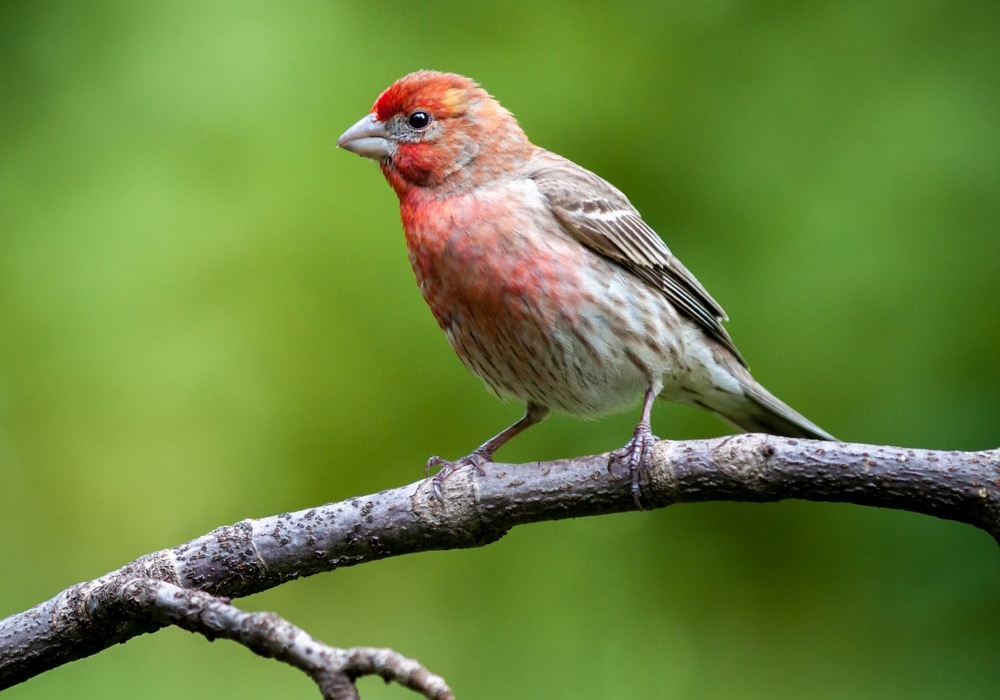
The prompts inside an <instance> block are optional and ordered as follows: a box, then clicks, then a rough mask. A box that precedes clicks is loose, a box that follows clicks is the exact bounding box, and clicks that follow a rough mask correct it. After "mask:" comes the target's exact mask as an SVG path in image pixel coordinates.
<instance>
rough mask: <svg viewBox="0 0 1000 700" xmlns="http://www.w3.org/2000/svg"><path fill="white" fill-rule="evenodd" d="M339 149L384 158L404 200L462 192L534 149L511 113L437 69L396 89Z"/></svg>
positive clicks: (470, 83)
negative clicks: (418, 194) (417, 193)
mask: <svg viewBox="0 0 1000 700" xmlns="http://www.w3.org/2000/svg"><path fill="white" fill-rule="evenodd" d="M337 145H338V146H341V147H342V148H346V149H347V150H350V151H353V152H355V153H358V154H359V155H362V156H366V157H368V158H373V159H376V160H378V161H379V162H380V163H381V165H382V171H383V173H385V176H386V179H387V180H388V181H389V184H391V185H392V186H393V188H394V189H395V190H396V193H397V194H399V195H400V197H403V196H404V195H405V194H406V193H407V192H409V191H410V190H411V189H412V188H413V187H420V188H424V189H435V190H436V191H437V192H438V193H441V194H447V193H454V192H460V191H462V190H463V189H465V188H466V187H468V186H470V185H474V184H478V183H480V182H482V181H483V180H484V179H486V178H488V177H492V176H493V174H494V173H495V172H496V171H497V170H498V169H502V168H508V167H513V166H514V165H516V164H517V163H519V162H520V161H521V160H523V159H524V158H526V157H527V156H528V155H529V154H530V153H531V149H532V146H531V144H530V142H529V141H528V139H527V137H526V136H525V135H524V132H523V131H522V130H521V127H520V126H518V124H517V121H516V120H515V119H514V117H513V116H511V114H510V112H508V111H507V110H505V109H504V108H503V107H501V106H500V103H498V102H497V101H496V100H495V99H493V98H492V97H491V96H490V95H489V93H487V92H486V91H485V90H483V89H482V88H481V87H479V85H477V84H476V83H475V81H473V80H471V79H470V78H466V77H464V76H461V75H455V74H453V73H438V72H435V71H417V72H416V73H411V74H409V75H407V76H404V77H402V78H400V79H399V80H397V81H396V82H395V83H393V84H392V85H391V86H390V87H389V88H388V89H387V90H386V91H385V92H383V93H382V94H381V95H380V96H379V98H378V99H377V100H376V101H375V105H374V106H373V107H372V111H371V113H370V114H369V115H368V116H366V117H365V118H364V119H362V120H361V121H359V122H358V123H357V124H355V125H354V126H353V127H351V128H350V129H348V130H347V131H346V132H345V133H344V135H343V136H341V137H340V139H339V140H338V141H337Z"/></svg>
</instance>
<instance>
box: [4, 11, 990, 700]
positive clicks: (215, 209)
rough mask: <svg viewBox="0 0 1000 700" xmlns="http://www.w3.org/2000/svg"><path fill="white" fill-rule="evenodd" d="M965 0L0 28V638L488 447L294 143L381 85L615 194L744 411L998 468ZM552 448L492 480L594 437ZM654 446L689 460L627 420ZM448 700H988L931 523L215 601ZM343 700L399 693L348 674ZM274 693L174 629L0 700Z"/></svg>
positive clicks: (412, 297) (268, 674)
mask: <svg viewBox="0 0 1000 700" xmlns="http://www.w3.org/2000/svg"><path fill="white" fill-rule="evenodd" d="M998 36H1000V3H997V2H996V1H995V0H983V1H981V2H962V3H953V2H945V1H944V0H937V1H927V2H903V1H898V2H889V1H876V2H871V1H862V0H848V1H847V2H840V3H819V2H804V3H803V2H762V3H738V2H726V1H725V0H713V1H711V2H703V1H697V0H690V1H686V2H662V3H657V4H655V5H654V3H640V2H628V1H626V2H619V3H596V2H587V3H577V4H570V3H565V2H564V3H551V4H544V3H523V4H521V3H505V4H497V3H485V4H481V5H474V4H473V3H468V2H436V3H433V4H428V3H393V2H380V3H358V2H343V1H339V0H338V1H336V2H334V1H331V0H327V1H320V0H289V1H287V2H283V3H272V2H216V3H201V2H189V1H183V2H181V1H175V2H170V3H138V2H127V1H125V0H122V1H121V2H105V1H102V2H88V3H76V2H34V3H3V4H2V5H0V126H2V128H0V532H3V533H4V534H3V535H2V536H0V542H2V545H0V547H2V549H0V552H2V554H0V557H2V560H3V565H2V572H3V573H2V575H0V581H2V584H0V616H2V615H6V614H10V613H14V612H17V611H20V610H23V609H25V608H28V607H30V606H31V605H33V604H35V603H37V602H40V601H41V600H43V599H45V598H48V597H50V596H51V595H54V594H55V593H57V592H58V591H59V590H61V589H63V588H64V587H66V586H68V585H70V584H72V583H75V582H77V581H81V580H86V579H90V578H93V577H95V576H98V575H100V574H102V573H104V572H106V571H108V570H110V569H113V568H117V567H118V566H120V565H121V564H123V563H125V562H127V561H129V560H131V559H133V558H135V557H137V556H139V555H141V554H143V553H146V552H150V551H153V550H156V549H159V548H163V547H169V546H172V545H175V544H179V543H181V542H184V541H186V540H188V539H191V538H193V537H196V536H198V535H200V534H202V533H204V532H206V531H208V530H210V529H211V528H213V527H215V526H217V525H221V524H226V523H231V522H234V521H237V520H240V519H242V518H246V517H254V516H262V515H268V514H273V513H277V512H282V511H287V510H293V509H299V508H305V507H308V506H311V505H315V504H318V503H322V502H326V501H330V500H337V499H342V498H346V497H349V496H353V495H358V494H364V493H370V492H373V491H376V490H379V489H383V488H387V487H391V486H396V485H400V484H405V483H408V482H411V481H414V480H416V479H417V478H419V477H420V476H421V475H422V473H423V462H424V460H425V459H426V457H427V456H428V455H430V454H442V455H446V456H457V455H460V454H465V453H466V452H468V451H469V450H470V449H471V448H472V447H474V446H475V445H477V444H478V443H479V442H480V441H482V440H483V439H484V438H486V437H487V436H489V435H491V434H492V433H493V432H495V431H496V430H498V429H499V428H501V427H503V426H504V425H506V424H508V423H509V422H511V421H512V420H513V419H515V418H517V417H518V416H519V415H520V410H521V409H520V407H519V406H516V405H503V404H501V403H499V402H497V401H495V400H494V399H493V398H491V397H490V396H489V395H488V394H487V393H486V392H485V391H484V390H483V388H482V387H481V385H480V384H479V382H478V381H477V380H476V379H475V378H473V377H472V376H470V375H468V374H467V373H466V371H465V370H464V369H463V367H462V366H461V365H460V363H459V362H458V360H457V359H456V358H455V357H454V356H453V354H452V352H451V350H450V349H449V348H448V346H447V343H446V341H445V339H444V337H443V336H442V334H441V333H440V332H439V331H438V329H437V327H436V325H435V323H434V321H433V320H432V318H431V315H430V313H429V312H428V311H427V310H426V309H425V308H424V304H423V301H422V300H421V298H420V295H419V293H418V291H417V289H416V286H415V285H414V282H413V278H412V273H411V271H410V269H409V265H408V262H407V259H406V252H405V248H404V244H403V239H402V234H401V230H400V225H399V220H398V211H397V207H396V201H395V196H394V195H393V193H392V192H391V191H390V189H389V188H388V187H387V186H386V185H385V183H384V182H383V180H382V178H381V176H380V174H379V173H378V170H377V168H376V167H375V166H374V165H372V164H371V163H368V162H365V161H362V160H360V159H358V158H357V157H355V156H353V155H351V154H348V153H345V152H342V151H341V152H338V151H337V150H336V149H335V147H334V141H335V139H336V138H337V136H338V135H339V134H340V133H341V132H342V131H343V130H344V129H345V128H346V127H348V126H349V125H351V124H352V123H354V121H355V120H356V119H358V118H359V117H361V116H362V115H363V114H364V113H365V112H366V111H367V110H368V109H369V107H370V105H371V103H372V102H373V100H374V99H375V97H376V96H377V95H378V93H379V92H380V91H381V90H382V89H383V88H384V87H386V86H387V85H388V84H389V83H390V82H392V80H394V79H395V78H396V77H398V76H400V75H402V74H404V73H407V72H409V71H411V70H414V69H417V68H424V67H426V68H437V69H441V70H453V71H457V72H462V73H466V74H468V75H472V76H474V77H475V78H477V79H478V80H479V81H481V82H482V83H483V85H484V86H486V87H487V89H489V90H490V91H491V92H493V93H494V94H495V95H497V96H498V97H499V98H500V99H501V100H502V101H503V103H504V104H505V105H506V106H507V107H508V108H510V109H511V110H513V111H514V112H515V114H517V115H518V116H519V117H520V119H521V122H522V124H523V125H524V127H525V129H526V130H527V132H528V133H529V134H530V135H531V136H532V138H533V140H535V141H536V142H537V143H539V144H541V145H544V146H546V147H548V148H550V149H552V150H555V151H557V152H559V153H562V154H564V155H566V156H568V157H570V158H572V159H574V160H576V161H578V162H580V163H582V164H583V165H585V166H587V167H589V168H591V169H592V170H595V171H597V172H598V173H600V174H602V175H603V176H605V177H606V178H607V179H609V180H611V181H612V182H614V183H615V184H617V185H618V186H619V187H620V188H622V189H623V190H624V191H625V192H627V193H628V194H629V195H630V197H631V198H632V200H633V202H635V204H636V205H637V206H638V207H639V209H640V210H641V211H642V212H643V213H644V214H645V216H646V218H647V220H648V221H649V222H650V223H651V224H652V225H653V226H654V227H655V228H656V229H657V230H658V231H660V232H661V233H662V234H663V235H664V236H665V238H666V240H667V241H668V243H669V244H670V246H671V247H672V248H673V250H674V251H675V252H676V253H677V254H678V255H679V256H680V257H681V258H682V259H683V260H684V261H685V263H686V264H687V265H688V266H689V267H690V268H691V269H692V270H693V271H694V272H695V273H696V274H697V275H698V276H699V278H700V279H701V280H702V281H703V282H704V283H705V285H706V286H707V287H708V288H709V289H710V290H711V291H712V293H713V295H714V296H715V297H716V298H718V299H719V300H720V302H721V303H722V304H723V305H724V306H725V307H726V309H727V311H728V312H729V314H730V316H731V317H732V318H733V321H732V322H731V323H730V324H729V328H730V331H731V332H732V334H733V336H734V338H735V339H736V341H737V343H738V344H739V346H740V348H741V349H742V351H743V353H744V354H745V355H746V357H747V358H748V359H749V361H750V363H751V364H752V365H753V368H754V372H755V374H756V376H757V377H758V378H759V379H760V380H761V381H762V382H763V383H764V384H766V385H767V386H768V387H769V388H771V389H772V390H773V391H774V392H775V393H777V394H778V395H779V396H781V397H783V398H784V399H786V400H787V401H788V402H789V403H791V404H792V405H794V406H795V407H797V408H798V409H799V410H801V411H802V412H803V413H805V414H806V415H808V416H809V417H811V418H812V419H813V420H815V421H816V422H818V423H819V424H820V425H822V426H824V427H825V428H827V429H828V430H830V431H831V432H833V433H834V434H836V435H838V436H840V437H842V438H844V439H849V440H853V441H866V442H876V443H889V444H901V445H909V446H919V447H932V448H942V449H955V450H972V449H981V448H988V447H995V446H997V445H998V444H1000V400H998V396H1000V369H998V368H1000V320H998V319H1000V315H998V312H997V302H998V300H1000V276H998V274H997V261H998V260H1000V237H998V233H1000V231H998V221H1000V41H998V40H997V37H998ZM635 419H636V412H635V411H633V412H631V413H629V414H626V415H623V416H618V417H614V418H610V419H607V420H604V421H601V422H598V423H595V424H585V423H579V422H576V421H573V420H570V419H564V418H555V419H552V420H550V421H547V422H546V423H545V424H543V426H541V427H538V428H535V429H533V430H532V431H529V433H528V434H526V435H525V436H524V437H522V438H520V439H518V440H517V441H515V442H514V444H513V445H511V446H510V447H509V448H507V449H505V450H504V451H503V452H501V453H500V455H499V456H500V457H501V458H503V459H505V460H509V461H521V460H535V459H541V458H551V457H558V456H569V455H577V454H586V453H594V452H599V451H604V450H608V449H611V448H614V447H617V446H620V445H621V444H623V443H624V442H625V440H626V439H627V437H628V436H629V434H630V431H631V429H632V426H633V425H634V422H635ZM654 429H655V431H656V432H657V433H658V434H659V435H661V436H668V437H676V438H693V437H704V436H710V435H718V434H722V433H723V432H725V430H726V428H725V426H723V425H722V424H721V423H719V422H718V421H717V420H715V419H714V418H713V417H711V416H708V415H703V414H701V413H698V412H696V411H693V410H689V409H685V408H681V407H675V406H668V405H662V406H658V407H657V410H656V412H655V415H654ZM239 604H241V605H242V606H244V607H245V608H248V609H259V610H276V611H278V612H280V613H282V614H283V615H285V616H287V617H288V618H289V619H291V620H292V621H294V622H296V623H298V624H300V625H302V626H304V627H305V628H306V629H308V630H309V631H310V632H311V633H312V634H314V635H315V636H317V637H319V638H321V639H323V640H324V641H326V642H328V643H330V644H334V645H340V646H351V645H376V646H392V647H394V648H396V649H398V650H399V651H402V652H403V653H406V654H409V655H411V656H414V657H417V658H419V659H420V660H422V661H423V662H424V663H426V664H427V665H428V666H429V667H430V668H431V669H432V670H434V671H436V672H439V673H441V674H443V675H444V676H445V677H446V678H447V679H448V680H449V681H450V682H451V684H452V686H453V688H454V689H455V690H456V692H457V693H458V694H459V697H465V698H473V697H474V698H510V697H523V698H581V697H594V698H624V697H656V698H675V697H676V698H721V697H742V698H774V697H812V698H848V697H849V698H882V697H887V696H889V697H908V698H940V697H955V698H958V697H962V698H970V697H972V698H974V697H983V698H986V697H990V698H992V697H995V696H996V690H997V687H1000V666H998V664H997V650H998V648H1000V557H998V556H997V547H996V545H995V543H994V542H993V541H992V540H991V539H990V538H989V537H988V536H987V535H985V534H983V533H981V532H979V531H977V530H974V529H973V528H971V527H967V526H963V525H958V524H954V523H949V522H944V521H938V520H934V519H931V518H927V517H922V516H917V515H912V514H905V513H896V512H883V511H878V510H874V509H865V508H859V507H851V506H841V505H824V504H807V503H798V502H788V503H781V504H774V505H746V504H726V503H719V504H699V505H684V506H677V507H673V508H669V509H666V510H663V511H659V512H652V513H631V514H625V515H619V516H615V517H607V518H594V519H587V520H579V521H572V522H561V523H549V524H541V525H535V526H531V527H527V528H521V529H518V530H516V531H514V532H512V533H511V534H509V535H508V536H507V537H506V538H504V539H503V540H502V541H500V542H499V543H497V544H494V545H492V546H490V547H487V548H485V549H480V550H474V551H457V552H446V553H431V554H424V555H418V556H411V557H405V558H401V559H395V560H390V561H384V562H378V563H374V564H370V565H365V566H361V567H358V568H356V569H348V570H342V571H338V572H335V573H332V574H326V575H322V576H317V577H314V578H312V579H308V580H303V581H298V582H294V583H291V584H289V585H286V586H283V587H281V588H280V589H278V590H275V591H271V592H268V593H266V594H263V595H259V596H255V597H253V598H251V599H245V600H241V601H239ZM361 690H362V693H363V696H364V697H365V698H366V699H368V700H371V699H373V698H389V697H394V698H399V697H410V694H409V692H408V691H405V690H403V689H400V688H398V687H386V686H384V685H383V684H381V683H380V682H378V681H375V680H366V681H362V683H361ZM69 696H71V697H76V698H90V697H95V698H98V697H99V698H105V697H142V698H176V697H186V698H192V699H194V698H216V697H254V698H267V697H284V698H313V697H317V695H316V692H315V690H314V689H313V687H312V685H311V684H310V682H309V681H307V680H306V679H305V678H304V677H302V676H301V675H300V674H298V673H297V672H295V671H292V670H291V669H289V668H287V667H284V666H282V665H280V664H277V663H275V662H272V661H263V660H260V659H258V658H256V657H254V656H253V655H251V654H249V653H248V652H246V651H244V650H243V649H242V648H240V647H238V646H236V645H235V644H232V643H229V642H218V643H216V644H213V645H211V646H210V645H209V644H208V643H207V642H206V641H205V640H204V639H202V638H200V637H195V636H192V635H190V634H187V633H183V632H179V631H176V630H167V631H164V632H161V633H158V634H156V635H152V636H147V637H144V638H141V639H136V640H133V641H131V642H129V643H128V644H126V645H124V646H120V647H116V648H114V649H111V650H108V651H106V652H104V653H102V654H100V655H98V656H96V657H94V658H91V659H87V660H84V661H81V662H78V663H74V664H71V665H69V666H66V667H63V668H60V669H57V670H55V671H53V672H50V673H48V674H45V675H44V676H42V677H39V678H36V679H34V680H32V681H30V682H28V683H26V684H23V685H21V686H17V687H15V688H13V689H11V690H9V691H7V693H6V694H5V695H4V697H5V698H7V697H10V698H11V700H13V699H15V698H50V697H51V698H55V697H69Z"/></svg>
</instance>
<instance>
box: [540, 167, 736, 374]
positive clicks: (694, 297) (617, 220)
mask: <svg viewBox="0 0 1000 700" xmlns="http://www.w3.org/2000/svg"><path fill="white" fill-rule="evenodd" d="M528 176H529V177H530V178H531V179H532V180H534V182H535V184H536V185H537V186H538V189H539V191H541V193H542V195H543V196H544V197H545V199H546V200H547V201H548V204H549V207H550V208H551V210H552V213H553V214H554V215H555V216H556V218H557V219H558V220H559V222H560V223H561V224H562V225H563V227H565V229H566V231H568V232H569V233H570V235H572V236H573V237H574V238H576V239H577V240H579V241H580V242H581V243H583V244H585V245H587V246H588V247H590V248H592V249H593V250H595V251H596V252H598V253H600V254H601V255H604V256H605V257H608V258H610V259H611V260H614V261H615V262H617V263H619V264H620V265H621V266H622V267H624V268H625V269H626V270H628V271H629V272H631V273H632V274H634V275H635V276H636V277H639V278H640V279H642V280H643V281H644V282H647V283H648V284H650V285H652V286H653V287H654V288H656V289H659V290H660V291H661V292H663V294H664V295H666V297H667V299H669V300H670V302H671V303H672V304H673V305H674V306H675V307H676V308H677V310H678V311H680V312H681V313H683V314H684V315H686V316H688V317H689V318H691V319H692V320H693V321H695V322H696V323H697V324H698V325H700V326H701V327H702V329H703V330H704V331H705V332H706V333H707V334H708V335H709V336H711V337H712V338H714V339H716V340H717V341H719V343H721V344H722V345H723V347H725V348H726V349H727V350H729V351H730V352H731V353H733V355H734V356H735V357H736V358H737V359H738V360H739V361H740V363H741V364H742V365H743V366H744V367H745V366H746V361H744V359H743V357H742V356H741V355H740V352H739V350H737V349H736V346H735V345H734V344H733V340H732V338H730V337H729V333H727V332H726V329H725V328H723V327H722V321H725V320H727V317H726V312H725V311H723V310H722V307H721V306H719V303H718V302H717V301H715V299H713V298H712V297H711V295H710V294H709V293H708V292H707V291H706V290H705V288H704V287H702V286H701V283H700V282H699V281H698V280H697V279H695V276H694V275H692V274H691V273H690V272H688V270H687V268H686V267H684V265H682V264H681V262H680V260H678V259H677V258H675V257H674V255H673V253H671V252H670V249H669V248H667V245H666V244H665V243H664V242H663V239H661V238H660V237H659V236H658V235H656V231H654V230H653V229H651V228H650V227H649V225H648V224H647V223H646V222H645V221H643V220H642V216H641V215H640V214H639V212H638V210H636V208H635V207H633V206H632V203H631V202H629V201H628V198H627V197H626V196H625V195H624V194H622V193H621V191H619V190H618V189H617V188H616V187H615V186H614V185H612V184H611V183H609V182H607V181H605V180H604V179H602V178H600V177H598V176H597V175H595V174H594V173H592V172H590V171H589V170H587V169H585V168H582V167H580V166H579V165H577V164H576V163H574V162H572V161H569V160H566V159H565V158H563V157H561V156H557V155H556V154H554V153H551V152H549V151H545V150H543V149H539V150H538V151H537V152H536V154H535V156H534V157H533V162H532V168H531V170H530V172H529V175H528Z"/></svg>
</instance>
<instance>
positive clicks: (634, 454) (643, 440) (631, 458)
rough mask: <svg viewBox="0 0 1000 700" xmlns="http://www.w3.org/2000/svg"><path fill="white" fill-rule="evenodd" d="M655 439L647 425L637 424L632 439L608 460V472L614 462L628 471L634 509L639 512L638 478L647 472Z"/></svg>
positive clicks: (640, 493) (639, 492)
mask: <svg viewBox="0 0 1000 700" xmlns="http://www.w3.org/2000/svg"><path fill="white" fill-rule="evenodd" d="M656 440H657V437H656V436H655V435H653V431H652V430H651V429H650V427H649V425H647V424H645V423H639V425H637V426H636V427H635V433H634V434H633V435H632V439H631V440H629V441H628V442H627V443H625V446H624V447H622V448H621V449H617V450H614V451H613V452H612V453H611V455H610V457H609V459H608V471H609V472H610V471H611V467H612V465H614V464H615V463H616V462H617V463H618V464H621V465H622V466H624V467H625V468H627V469H628V473H629V476H630V477H631V479H632V486H631V489H630V490H631V492H632V500H633V501H634V502H635V507H636V508H638V509H639V510H643V507H642V501H641V500H640V499H641V497H642V490H641V489H640V488H639V477H640V476H641V475H642V474H643V473H644V472H647V473H648V471H649V458H650V456H651V455H652V453H653V443H655V442H656Z"/></svg>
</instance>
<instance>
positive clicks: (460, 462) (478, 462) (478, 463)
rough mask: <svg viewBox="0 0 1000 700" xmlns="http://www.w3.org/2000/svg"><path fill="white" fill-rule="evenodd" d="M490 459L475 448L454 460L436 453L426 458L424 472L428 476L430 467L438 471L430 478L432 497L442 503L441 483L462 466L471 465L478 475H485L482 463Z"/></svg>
mask: <svg viewBox="0 0 1000 700" xmlns="http://www.w3.org/2000/svg"><path fill="white" fill-rule="evenodd" d="M489 461H490V458H489V455H487V454H485V453H483V452H480V451H479V450H476V451H475V452H473V453H472V454H469V455H466V456H465V457H460V458H459V459H456V460H454V461H452V460H448V459H444V458H443V457H438V456H437V455H435V456H433V457H431V458H430V459H428V460H427V465H426V467H425V468H424V474H427V475H428V476H429V475H430V473H431V469H435V468H436V469H437V470H438V473H437V474H435V475H434V478H433V479H431V487H432V488H433V489H434V497H435V498H436V499H437V500H438V502H439V503H442V504H443V503H444V496H442V495H441V485H442V484H443V483H444V480H445V479H447V478H448V477H449V476H451V474H452V472H455V471H458V470H459V469H461V468H462V467H473V468H474V469H475V470H476V471H477V472H478V473H479V475H480V476H486V472H485V471H484V470H483V465H484V464H486V463H487V462H489Z"/></svg>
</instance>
